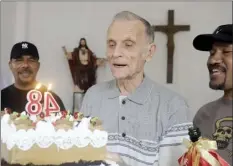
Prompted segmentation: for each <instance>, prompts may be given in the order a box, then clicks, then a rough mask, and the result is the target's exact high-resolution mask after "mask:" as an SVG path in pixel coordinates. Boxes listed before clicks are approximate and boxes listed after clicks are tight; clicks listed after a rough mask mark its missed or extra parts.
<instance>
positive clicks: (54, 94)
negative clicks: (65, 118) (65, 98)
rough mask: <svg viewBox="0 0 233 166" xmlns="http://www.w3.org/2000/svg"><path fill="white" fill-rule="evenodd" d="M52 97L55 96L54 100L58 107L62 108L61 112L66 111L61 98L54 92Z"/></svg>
mask: <svg viewBox="0 0 233 166" xmlns="http://www.w3.org/2000/svg"><path fill="white" fill-rule="evenodd" d="M52 95H53V97H54V99H55V100H56V101H57V103H58V105H59V106H60V110H61V111H63V110H66V108H65V106H64V104H63V102H62V100H61V98H60V97H59V96H58V95H57V94H56V93H54V92H52Z"/></svg>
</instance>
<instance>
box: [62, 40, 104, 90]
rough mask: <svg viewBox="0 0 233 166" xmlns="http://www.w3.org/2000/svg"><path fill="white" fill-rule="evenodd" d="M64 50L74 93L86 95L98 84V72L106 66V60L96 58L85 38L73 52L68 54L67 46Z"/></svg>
mask: <svg viewBox="0 0 233 166" xmlns="http://www.w3.org/2000/svg"><path fill="white" fill-rule="evenodd" d="M62 48H63V51H64V53H65V55H66V57H67V59H68V62H69V67H70V71H71V74H72V79H73V82H74V92H82V93H85V92H86V91H87V90H88V89H89V88H90V87H91V86H92V85H94V84H96V70H97V68H98V66H103V65H105V61H106V60H105V59H104V58H97V57H96V56H95V54H94V53H93V52H92V51H91V49H90V48H89V47H88V45H87V42H86V39H85V38H81V39H80V41H79V46H78V47H76V48H74V50H73V52H68V51H67V49H66V47H65V46H63V47H62Z"/></svg>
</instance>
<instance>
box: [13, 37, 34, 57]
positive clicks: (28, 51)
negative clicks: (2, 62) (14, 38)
mask: <svg viewBox="0 0 233 166" xmlns="http://www.w3.org/2000/svg"><path fill="white" fill-rule="evenodd" d="M24 55H31V56H32V57H34V58H36V59H38V60H39V53H38V50H37V48H36V46H35V45H34V44H32V43H30V42H27V41H22V42H19V43H16V44H15V45H14V46H13V47H12V49H11V57H10V59H17V58H20V57H21V56H24Z"/></svg>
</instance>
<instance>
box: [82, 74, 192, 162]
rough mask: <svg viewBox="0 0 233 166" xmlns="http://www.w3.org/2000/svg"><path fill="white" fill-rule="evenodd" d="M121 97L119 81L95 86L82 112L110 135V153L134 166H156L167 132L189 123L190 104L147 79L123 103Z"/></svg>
mask: <svg viewBox="0 0 233 166" xmlns="http://www.w3.org/2000/svg"><path fill="white" fill-rule="evenodd" d="M119 97H120V91H119V89H118V87H117V85H116V80H112V81H109V82H104V83H100V84H97V85H94V86H93V87H91V88H90V89H89V90H88V91H87V92H86V94H85V97H84V100H83V103H82V108H81V110H80V111H81V112H83V113H84V114H85V115H90V116H97V117H99V118H100V119H101V120H102V122H103V127H104V129H105V130H106V131H108V132H109V143H108V149H109V151H112V152H116V153H118V154H119V155H120V156H121V157H122V159H123V160H124V161H125V162H126V163H127V164H129V165H132V166H144V165H147V166H148V165H153V164H154V163H155V162H157V161H158V159H159V155H158V152H159V143H160V141H161V140H162V139H163V136H164V135H165V134H166V132H167V131H168V130H169V129H170V128H171V127H172V126H174V125H175V124H180V123H183V122H189V121H190V119H189V108H188V105H187V103H186V101H185V100H184V99H183V98H182V97H181V96H179V95H178V94H176V93H175V92H173V91H171V90H168V89H167V88H165V87H163V86H160V85H158V84H157V83H155V82H153V81H152V80H151V79H149V78H148V77H147V76H145V78H144V80H143V82H142V83H141V85H140V86H139V87H138V88H137V89H136V90H135V91H134V92H133V93H132V94H130V95H129V96H127V97H126V98H124V99H122V101H121V100H119ZM119 101H121V103H119Z"/></svg>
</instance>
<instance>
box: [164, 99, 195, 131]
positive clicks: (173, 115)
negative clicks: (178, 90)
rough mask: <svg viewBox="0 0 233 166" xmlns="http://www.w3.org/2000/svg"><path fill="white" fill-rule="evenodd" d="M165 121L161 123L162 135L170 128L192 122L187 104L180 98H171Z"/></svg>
mask: <svg viewBox="0 0 233 166" xmlns="http://www.w3.org/2000/svg"><path fill="white" fill-rule="evenodd" d="M166 113H167V115H166V116H167V119H166V121H164V122H163V134H164V132H166V131H167V130H169V129H170V128H171V127H172V126H174V125H177V124H181V123H186V122H192V120H191V111H190V108H189V105H188V103H187V102H186V101H185V99H183V98H182V97H180V96H175V97H173V98H172V99H171V100H170V102H169V103H168V109H167V112H166Z"/></svg>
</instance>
